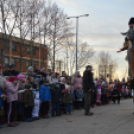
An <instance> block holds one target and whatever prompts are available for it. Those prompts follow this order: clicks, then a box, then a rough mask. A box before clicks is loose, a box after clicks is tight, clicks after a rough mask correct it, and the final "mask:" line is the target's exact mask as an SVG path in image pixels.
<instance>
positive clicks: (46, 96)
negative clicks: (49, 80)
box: [40, 84, 51, 102]
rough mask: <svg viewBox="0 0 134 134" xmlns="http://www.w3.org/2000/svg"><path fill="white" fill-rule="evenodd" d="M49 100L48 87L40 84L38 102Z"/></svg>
mask: <svg viewBox="0 0 134 134" xmlns="http://www.w3.org/2000/svg"><path fill="white" fill-rule="evenodd" d="M50 100H51V93H50V88H49V86H45V85H44V84H42V85H41V86H40V101H42V102H47V101H50Z"/></svg>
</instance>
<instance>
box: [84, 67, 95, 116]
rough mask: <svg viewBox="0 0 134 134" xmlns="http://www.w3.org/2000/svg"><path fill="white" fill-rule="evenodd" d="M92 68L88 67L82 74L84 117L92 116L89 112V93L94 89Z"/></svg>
mask: <svg viewBox="0 0 134 134" xmlns="http://www.w3.org/2000/svg"><path fill="white" fill-rule="evenodd" d="M91 71H92V66H90V65H88V66H87V67H86V70H85V71H84V73H83V90H84V100H85V115H90V116H91V115H93V113H91V112H90V103H91V92H93V89H94V81H93V73H92V72H91Z"/></svg>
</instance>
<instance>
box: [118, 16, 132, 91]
mask: <svg viewBox="0 0 134 134" xmlns="http://www.w3.org/2000/svg"><path fill="white" fill-rule="evenodd" d="M128 25H129V30H128V32H126V33H122V35H125V36H126V37H125V42H124V44H123V48H122V49H120V51H117V52H121V51H125V50H127V57H126V60H127V61H128V65H129V71H128V82H127V83H131V88H132V89H134V18H131V19H130V21H129V23H128Z"/></svg>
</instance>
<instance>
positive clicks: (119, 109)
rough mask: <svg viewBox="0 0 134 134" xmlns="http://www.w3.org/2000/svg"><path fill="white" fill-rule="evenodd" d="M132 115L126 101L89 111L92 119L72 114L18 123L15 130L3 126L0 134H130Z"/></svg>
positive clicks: (132, 131) (81, 112)
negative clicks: (91, 113)
mask: <svg viewBox="0 0 134 134" xmlns="http://www.w3.org/2000/svg"><path fill="white" fill-rule="evenodd" d="M133 111H134V110H133V102H132V99H127V100H122V101H121V103H120V104H112V103H111V104H109V105H106V106H100V107H96V108H92V109H91V112H94V115H93V116H92V117H90V116H85V115H84V110H76V111H73V115H63V116H61V117H55V118H53V117H51V118H49V119H40V120H38V121H35V122H30V123H27V122H21V123H20V125H19V126H18V127H15V128H8V127H6V125H4V126H3V128H2V129H0V134H134V115H133ZM67 119H69V120H72V122H68V121H67Z"/></svg>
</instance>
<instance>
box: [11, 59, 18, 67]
mask: <svg viewBox="0 0 134 134" xmlns="http://www.w3.org/2000/svg"><path fill="white" fill-rule="evenodd" d="M16 62H19V59H15V58H12V59H11V63H12V64H13V65H14V66H15V64H16Z"/></svg>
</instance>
